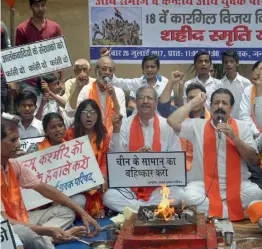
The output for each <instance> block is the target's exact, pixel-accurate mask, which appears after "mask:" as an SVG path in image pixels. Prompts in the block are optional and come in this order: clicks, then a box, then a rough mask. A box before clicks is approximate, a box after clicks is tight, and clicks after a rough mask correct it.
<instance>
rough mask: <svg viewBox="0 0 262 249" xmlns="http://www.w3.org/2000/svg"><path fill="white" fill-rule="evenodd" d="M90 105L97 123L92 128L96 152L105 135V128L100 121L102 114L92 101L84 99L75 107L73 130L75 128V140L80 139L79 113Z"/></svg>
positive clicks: (80, 123)
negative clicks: (94, 135) (95, 115)
mask: <svg viewBox="0 0 262 249" xmlns="http://www.w3.org/2000/svg"><path fill="white" fill-rule="evenodd" d="M88 105H90V106H91V107H92V108H93V109H94V110H95V112H96V114H97V121H96V124H95V126H94V132H95V133H96V147H97V149H98V150H100V149H101V148H100V144H101V142H102V141H103V139H104V138H105V137H106V135H107V130H106V127H105V126H104V124H103V120H102V113H101V110H100V108H99V105H98V104H97V103H96V101H94V100H93V99H86V100H84V101H82V102H81V103H80V105H79V106H78V107H77V110H76V113H75V120H74V124H73V126H74V128H75V138H78V137H81V136H83V135H84V132H83V129H84V127H83V124H82V122H81V113H82V111H83V110H84V109H85V108H86V107H87V106H88Z"/></svg>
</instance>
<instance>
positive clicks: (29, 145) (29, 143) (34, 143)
mask: <svg viewBox="0 0 262 249" xmlns="http://www.w3.org/2000/svg"><path fill="white" fill-rule="evenodd" d="M44 139H45V137H32V138H24V139H20V150H22V151H24V152H27V153H28V154H29V153H33V152H36V151H37V150H38V144H39V143H41V142H42V141H43V140H44Z"/></svg>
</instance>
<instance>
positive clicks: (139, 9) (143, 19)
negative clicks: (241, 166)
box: [89, 0, 262, 64]
mask: <svg viewBox="0 0 262 249" xmlns="http://www.w3.org/2000/svg"><path fill="white" fill-rule="evenodd" d="M89 23H90V27H89V37H90V57H91V61H92V62H96V61H97V60H98V59H99V58H100V49H101V48H102V47H107V48H109V47H111V48H112V51H111V56H112V58H113V60H114V61H116V62H117V63H136V64H141V60H142V59H143V57H144V56H146V55H149V54H154V55H157V56H159V58H160V60H161V63H166V64H174V63H192V61H193V57H194V55H195V54H196V53H197V52H198V51H199V50H200V49H201V50H206V51H207V52H209V53H210V55H211V56H212V58H213V62H214V63H221V54H222V52H223V51H225V50H229V49H234V50H236V51H237V52H238V53H239V55H240V61H241V63H247V64H253V63H254V62H255V61H258V60H260V59H261V57H262V46H261V44H262V1H261V0H90V1H89Z"/></svg>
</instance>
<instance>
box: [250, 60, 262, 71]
mask: <svg viewBox="0 0 262 249" xmlns="http://www.w3.org/2000/svg"><path fill="white" fill-rule="evenodd" d="M260 63H262V61H257V62H256V63H255V64H254V65H253V67H252V70H253V71H254V70H255V69H256V68H257V67H258V66H259V64H260Z"/></svg>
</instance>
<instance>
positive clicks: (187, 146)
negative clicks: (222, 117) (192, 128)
mask: <svg viewBox="0 0 262 249" xmlns="http://www.w3.org/2000/svg"><path fill="white" fill-rule="evenodd" d="M187 118H189V117H187ZM209 118H210V113H209V111H208V110H207V109H206V108H205V119H209ZM180 144H181V149H182V150H183V151H185V152H186V171H190V169H191V167H192V161H193V154H194V152H193V144H192V143H191V142H190V141H188V140H187V139H184V138H180Z"/></svg>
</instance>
